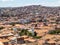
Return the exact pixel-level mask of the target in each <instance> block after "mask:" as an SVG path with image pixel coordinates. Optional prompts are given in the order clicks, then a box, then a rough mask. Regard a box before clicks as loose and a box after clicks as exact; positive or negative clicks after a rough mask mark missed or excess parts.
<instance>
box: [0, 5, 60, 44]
mask: <svg viewBox="0 0 60 45" xmlns="http://www.w3.org/2000/svg"><path fill="white" fill-rule="evenodd" d="M59 9H60V8H59V7H54V8H53V7H44V6H40V5H37V6H36V5H33V6H25V7H16V8H0V45H60V10H59Z"/></svg>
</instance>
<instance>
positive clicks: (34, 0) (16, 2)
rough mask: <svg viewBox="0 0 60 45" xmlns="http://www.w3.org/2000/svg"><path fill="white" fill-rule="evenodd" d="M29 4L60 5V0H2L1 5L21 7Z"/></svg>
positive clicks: (0, 0)
mask: <svg viewBox="0 0 60 45" xmlns="http://www.w3.org/2000/svg"><path fill="white" fill-rule="evenodd" d="M28 5H42V6H51V7H55V6H60V0H0V7H21V6H28Z"/></svg>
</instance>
